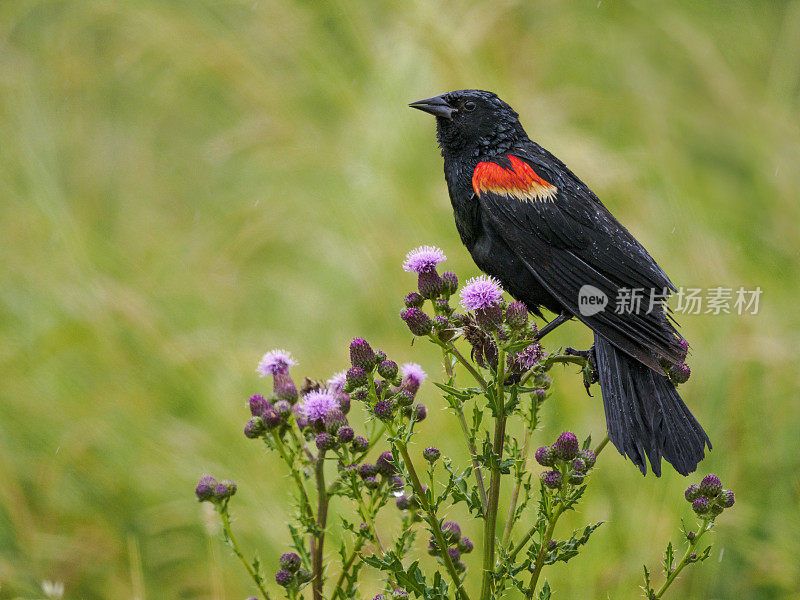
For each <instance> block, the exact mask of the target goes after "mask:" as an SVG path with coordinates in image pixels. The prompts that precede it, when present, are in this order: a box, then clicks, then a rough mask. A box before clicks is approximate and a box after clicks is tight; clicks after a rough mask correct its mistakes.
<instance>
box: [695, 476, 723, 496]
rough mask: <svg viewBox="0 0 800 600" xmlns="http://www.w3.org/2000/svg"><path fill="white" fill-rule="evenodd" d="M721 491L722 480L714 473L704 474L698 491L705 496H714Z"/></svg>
mask: <svg viewBox="0 0 800 600" xmlns="http://www.w3.org/2000/svg"><path fill="white" fill-rule="evenodd" d="M721 491H722V482H721V481H720V480H719V477H717V476H716V475H706V476H705V477H703V480H702V481H701V482H700V493H701V494H702V495H703V496H706V497H707V498H715V497H716V496H717V495H718V494H719V493H720V492H721Z"/></svg>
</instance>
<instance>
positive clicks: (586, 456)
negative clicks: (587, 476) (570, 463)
mask: <svg viewBox="0 0 800 600" xmlns="http://www.w3.org/2000/svg"><path fill="white" fill-rule="evenodd" d="M578 458H580V459H581V460H582V461H583V463H584V464H585V465H586V470H587V471H588V470H589V469H591V468H592V467H593V466H594V464H595V462H597V457H596V456H595V455H594V452H592V451H591V450H581V451H580V452H578Z"/></svg>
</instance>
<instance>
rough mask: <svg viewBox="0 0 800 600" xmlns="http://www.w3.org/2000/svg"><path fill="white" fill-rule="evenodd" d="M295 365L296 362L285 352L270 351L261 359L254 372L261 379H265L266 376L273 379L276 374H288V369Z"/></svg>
mask: <svg viewBox="0 0 800 600" xmlns="http://www.w3.org/2000/svg"><path fill="white" fill-rule="evenodd" d="M296 364H297V361H296V360H294V359H293V358H292V355H291V354H290V353H289V352H287V351H286V350H270V351H269V352H267V353H266V354H265V355H264V356H262V357H261V361H260V362H259V363H258V368H257V369H256V371H257V372H258V374H259V375H261V377H266V376H267V375H272V376H273V377H274V376H275V375H277V374H278V373H288V372H289V367H293V366H295V365H296Z"/></svg>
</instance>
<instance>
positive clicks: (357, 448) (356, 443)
mask: <svg viewBox="0 0 800 600" xmlns="http://www.w3.org/2000/svg"><path fill="white" fill-rule="evenodd" d="M350 448H351V449H352V450H353V452H358V453H361V452H366V451H367V450H369V442H368V441H367V438H365V437H362V436H360V435H359V436H356V438H355V439H354V440H353V443H352V444H350Z"/></svg>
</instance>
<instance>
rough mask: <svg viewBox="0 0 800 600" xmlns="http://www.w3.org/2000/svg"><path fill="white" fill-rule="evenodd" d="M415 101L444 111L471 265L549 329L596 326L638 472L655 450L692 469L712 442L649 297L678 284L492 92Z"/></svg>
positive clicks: (616, 414) (672, 336) (614, 411)
mask: <svg viewBox="0 0 800 600" xmlns="http://www.w3.org/2000/svg"><path fill="white" fill-rule="evenodd" d="M410 106H411V107H413V108H417V109H419V110H422V111H425V112H427V113H430V114H432V115H434V116H435V117H436V137H437V139H438V141H439V146H440V148H441V151H442V157H443V158H444V174H445V179H446V181H447V188H448V190H449V192H450V200H451V202H452V204H453V211H454V213H455V221H456V227H457V228H458V233H459V234H460V236H461V241H462V242H463V243H464V245H465V246H466V247H467V249H468V250H469V252H470V254H471V255H472V258H473V260H474V261H475V264H477V266H478V267H479V268H480V269H481V270H482V271H484V272H485V273H487V274H489V275H491V276H493V277H496V278H497V279H499V280H500V282H501V283H502V284H503V286H504V287H505V289H506V290H507V291H508V292H509V293H510V294H511V295H512V296H514V297H515V298H516V299H517V300H519V301H520V302H524V303H525V304H526V306H527V307H528V309H529V310H531V311H533V312H534V313H536V314H538V315H541V310H540V308H541V307H544V308H546V309H548V310H550V311H552V312H554V313H556V314H557V315H558V317H557V318H556V319H554V320H553V321H551V322H550V323H549V324H548V325H547V326H546V327H545V328H544V329H543V330H542V333H546V332H547V331H551V330H552V329H553V328H555V327H556V326H558V325H559V324H561V323H563V322H564V321H566V320H569V319H570V318H572V317H576V318H578V319H580V320H581V321H582V322H583V323H584V324H585V325H587V326H588V327H589V328H590V329H592V331H594V348H593V352H592V359H593V361H594V363H595V369H596V373H597V376H598V379H599V382H600V388H601V391H602V395H603V405H604V408H605V414H606V423H607V427H608V435H609V438H610V439H611V441H612V442H613V444H614V445H615V446H616V447H617V450H619V452H620V453H621V454H622V455H623V456H625V455H627V456H628V457H629V458H630V459H631V460H632V461H633V462H634V464H636V465H637V466H638V467H639V469H640V470H641V471H642V474H646V473H647V463H646V461H645V457H647V459H649V462H650V465H651V467H652V470H653V472H654V473H655V474H656V476H659V475H660V474H661V457H662V456H663V457H664V458H665V459H666V460H667V462H669V463H670V464H672V466H673V467H674V468H675V470H676V471H678V472H679V473H681V474H682V475H687V474H688V473H691V472H692V471H694V470H695V469H696V468H697V464H698V463H699V462H700V461H701V460H702V459H703V457H704V456H705V446H706V445H708V447H709V449H710V448H711V442H710V440H709V439H708V436H707V435H706V433H705V431H703V428H702V427H701V426H700V424H699V423H698V422H697V420H696V419H695V418H694V416H693V415H692V413H691V412H690V411H689V409H688V408H687V407H686V405H685V404H684V403H683V400H681V397H680V396H679V395H678V392H677V390H676V389H675V386H674V385H673V383H672V381H670V379H669V377H668V375H667V372H666V371H665V367H666V368H667V369H675V368H676V367H677V368H682V367H679V365H682V363H683V361H684V360H685V357H686V351H687V349H688V344H687V343H686V342H685V340H684V339H683V338H682V337H681V336H680V334H679V333H678V332H677V330H676V329H675V327H674V326H673V323H672V322H671V320H670V318H669V316H668V314H667V312H666V311H665V309H664V304H662V303H661V302H659V301H658V300H659V296H651V294H653V293H655V294H662V296H661V297H660V299H662V300H663V298H665V297H666V296H667V295H668V294H669V293H670V292H672V291H675V286H674V285H673V284H672V282H671V281H670V280H669V278H668V277H667V276H666V274H665V273H664V271H663V270H662V269H661V268H660V267H659V266H658V264H656V261H655V260H653V258H652V257H651V256H650V255H649V254H648V253H647V251H646V250H645V249H644V247H642V245H641V244H640V243H639V242H638V241H636V239H635V238H634V237H633V236H632V235H631V234H630V232H628V230H627V229H625V227H623V226H622V225H621V224H620V223H619V222H618V221H617V220H616V219H615V218H614V217H613V216H612V215H611V213H610V212H609V211H608V209H606V207H605V206H603V204H602V203H601V202H600V200H599V199H598V198H597V196H595V194H594V193H593V192H592V191H591V190H590V189H589V188H588V187H587V186H586V184H584V183H583V182H582V181H581V180H580V179H578V177H577V176H576V175H575V174H574V173H573V172H572V171H570V170H569V169H568V168H567V167H566V166H565V165H564V163H562V162H561V161H560V160H559V159H557V158H556V157H555V156H553V155H552V154H550V153H549V152H548V151H547V150H545V149H544V148H542V147H541V146H539V144H537V143H536V142H533V141H532V140H531V139H530V138H529V137H528V135H527V134H526V133H525V130H524V129H523V128H522V125H521V124H520V122H519V115H518V114H517V113H516V112H515V111H514V110H513V109H512V108H511V107H510V106H509V105H508V104H506V103H505V102H503V101H502V100H501V99H500V98H498V97H497V95H496V94H494V93H492V92H486V91H481V90H457V91H453V92H448V93H445V94H442V95H440V96H435V97H433V98H428V99H427V100H420V101H418V102H413V103H412V104H411V105H410ZM587 286H590V287H587ZM635 289H644V290H646V294H645V300H644V302H642V305H641V307H640V308H639V309H634V310H625V309H626V308H628V309H630V308H635V303H633V302H631V303H629V305H628V306H627V307H626V306H625V305H624V303H622V302H618V300H619V299H621V298H624V294H626V293H628V292H626V290H635ZM621 294H622V295H621ZM635 295H636V292H633V293H631V294H629V297H630V298H633V297H635ZM589 297H594V298H595V299H596V300H595V301H596V302H597V303H598V304H594V305H591V304H586V302H588V300H587V298H589ZM581 298H583V300H584V303H583V304H582V303H581ZM603 298H605V299H606V300H607V305H606V306H605V307H603V306H602V302H603ZM650 298H653V300H654V302H653V303H652V304H651V301H650ZM600 308H603V310H598V309H600ZM651 308H652V310H651ZM620 309H622V310H620Z"/></svg>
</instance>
